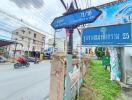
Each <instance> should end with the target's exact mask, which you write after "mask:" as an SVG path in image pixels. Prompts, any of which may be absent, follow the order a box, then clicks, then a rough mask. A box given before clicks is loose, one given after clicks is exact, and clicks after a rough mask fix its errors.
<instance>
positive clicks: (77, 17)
mask: <svg viewBox="0 0 132 100" xmlns="http://www.w3.org/2000/svg"><path fill="white" fill-rule="evenodd" d="M101 13H102V12H101V11H100V10H99V9H97V8H95V7H92V8H88V9H85V10H81V11H78V12H75V13H72V14H69V15H66V16H61V17H58V18H55V19H54V21H53V22H52V23H51V26H52V27H53V28H54V29H60V28H66V27H72V26H76V25H81V24H85V23H92V22H94V21H95V20H96V19H97V18H98V16H99V15H100V14H101Z"/></svg>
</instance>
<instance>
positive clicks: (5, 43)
mask: <svg viewBox="0 0 132 100" xmlns="http://www.w3.org/2000/svg"><path fill="white" fill-rule="evenodd" d="M14 43H15V42H14V41H11V40H4V39H0V47H2V46H7V45H10V44H14Z"/></svg>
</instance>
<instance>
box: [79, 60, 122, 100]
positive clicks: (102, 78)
mask: <svg viewBox="0 0 132 100" xmlns="http://www.w3.org/2000/svg"><path fill="white" fill-rule="evenodd" d="M109 77H110V73H109V71H107V70H104V69H103V68H102V63H101V61H99V60H98V61H97V60H96V61H95V60H94V61H91V62H90V67H89V68H88V72H87V74H86V76H85V77H84V85H83V86H82V87H81V90H80V97H79V99H78V100H115V98H116V97H118V96H119V95H120V93H121V88H120V85H119V84H118V83H117V82H116V81H111V80H110V78H109Z"/></svg>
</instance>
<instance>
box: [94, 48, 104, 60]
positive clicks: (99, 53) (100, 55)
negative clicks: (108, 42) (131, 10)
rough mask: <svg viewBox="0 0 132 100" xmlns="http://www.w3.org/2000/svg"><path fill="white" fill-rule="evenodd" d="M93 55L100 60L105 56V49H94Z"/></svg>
mask: <svg viewBox="0 0 132 100" xmlns="http://www.w3.org/2000/svg"><path fill="white" fill-rule="evenodd" d="M95 54H96V56H97V57H98V58H99V59H102V57H103V56H104V55H105V48H104V47H96V49H95Z"/></svg>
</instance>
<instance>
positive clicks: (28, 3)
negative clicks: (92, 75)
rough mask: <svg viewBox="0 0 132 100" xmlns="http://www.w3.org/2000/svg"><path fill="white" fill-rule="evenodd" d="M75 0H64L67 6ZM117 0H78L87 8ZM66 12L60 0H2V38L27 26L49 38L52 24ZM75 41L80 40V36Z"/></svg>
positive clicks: (0, 5) (52, 32) (0, 15)
mask: <svg viewBox="0 0 132 100" xmlns="http://www.w3.org/2000/svg"><path fill="white" fill-rule="evenodd" d="M72 1H73V0H64V2H65V3H66V5H67V6H69V5H70V3H71V2H72ZM112 1H115V0H77V3H78V6H79V8H81V9H85V8H88V7H91V6H97V5H101V4H104V3H107V2H112ZM64 12H65V9H64V7H63V6H62V4H61V2H60V0H1V3H0V38H6V39H8V38H10V37H11V36H10V35H11V34H10V33H11V32H12V31H14V30H15V29H17V28H20V27H23V26H27V27H30V28H33V29H35V30H36V31H39V32H41V33H43V34H45V35H46V36H47V37H48V38H51V37H52V36H53V34H54V29H53V28H52V27H51V26H50V24H51V22H52V21H53V19H54V18H55V17H58V16H61V15H62V14H63V13H64ZM76 34H77V33H74V36H75V37H77V38H75V39H74V42H76V43H77V42H78V38H79V36H77V35H76ZM57 36H58V37H64V36H65V32H64V31H59V32H58V34H57Z"/></svg>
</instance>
